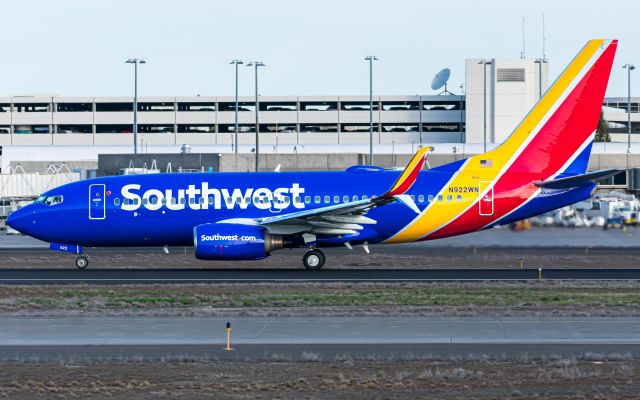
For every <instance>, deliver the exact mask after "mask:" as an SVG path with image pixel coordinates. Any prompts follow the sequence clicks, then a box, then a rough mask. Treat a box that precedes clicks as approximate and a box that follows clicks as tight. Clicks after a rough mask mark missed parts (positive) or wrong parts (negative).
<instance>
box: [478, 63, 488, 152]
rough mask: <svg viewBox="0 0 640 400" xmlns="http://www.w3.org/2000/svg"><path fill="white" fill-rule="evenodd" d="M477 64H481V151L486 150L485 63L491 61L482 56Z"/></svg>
mask: <svg viewBox="0 0 640 400" xmlns="http://www.w3.org/2000/svg"><path fill="white" fill-rule="evenodd" d="M478 64H482V67H483V68H482V82H483V83H482V124H483V126H484V128H483V132H484V133H483V144H484V145H483V149H484V151H483V153H486V152H487V64H491V61H487V60H485V59H484V58H483V59H481V60H480V62H479V63H478Z"/></svg>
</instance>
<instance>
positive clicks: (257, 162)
mask: <svg viewBox="0 0 640 400" xmlns="http://www.w3.org/2000/svg"><path fill="white" fill-rule="evenodd" d="M264 66H265V65H264V64H263V63H262V62H261V61H251V62H250V63H249V64H247V67H255V76H256V172H258V166H259V156H260V138H259V136H258V133H259V132H260V125H259V124H258V111H259V109H260V102H259V100H258V67H264ZM236 110H237V108H236Z"/></svg>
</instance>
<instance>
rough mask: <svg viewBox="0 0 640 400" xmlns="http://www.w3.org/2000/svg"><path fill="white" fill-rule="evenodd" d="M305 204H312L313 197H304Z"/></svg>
mask: <svg viewBox="0 0 640 400" xmlns="http://www.w3.org/2000/svg"><path fill="white" fill-rule="evenodd" d="M304 202H305V203H306V204H309V203H311V196H304Z"/></svg>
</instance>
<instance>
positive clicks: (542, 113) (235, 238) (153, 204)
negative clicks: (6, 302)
mask: <svg viewBox="0 0 640 400" xmlns="http://www.w3.org/2000/svg"><path fill="white" fill-rule="evenodd" d="M616 47H617V41H615V40H591V41H589V42H588V43H587V44H586V45H585V46H584V48H583V49H582V50H581V51H580V53H579V54H578V55H577V56H576V57H575V58H574V59H573V61H572V62H571V63H570V64H569V66H568V67H567V68H566V69H565V70H564V71H563V72H562V74H561V75H560V76H559V77H558V78H557V80H556V81H555V82H554V83H553V84H552V85H551V87H550V88H549V89H548V90H547V92H546V93H545V94H544V96H543V97H542V98H541V99H540V100H539V101H538V103H537V104H536V105H535V106H534V107H533V109H532V110H531V111H530V112H529V113H528V114H527V115H526V116H525V117H524V119H523V120H522V122H521V123H520V124H519V125H518V126H517V127H516V128H515V130H514V131H513V132H512V133H511V135H510V136H509V137H508V138H507V140H506V141H505V142H504V143H502V144H501V145H500V146H498V147H497V148H495V149H494V150H491V151H489V152H487V153H484V154H479V155H474V156H471V157H469V158H466V159H463V160H459V161H456V162H453V163H450V164H446V165H442V166H438V167H435V168H431V169H427V170H423V166H424V164H425V156H426V155H427V153H428V152H429V150H430V147H429V146H424V147H422V148H420V149H419V150H418V152H417V153H416V154H415V155H414V157H413V158H412V159H411V161H410V162H409V164H408V165H407V167H406V168H405V169H404V170H403V171H398V170H384V169H382V168H379V167H374V166H354V167H351V168H348V169H347V170H345V171H336V172H255V173H235V172H234V173H232V172H226V173H194V174H149V175H128V176H115V177H102V178H95V179H89V180H84V181H79V182H74V183H70V184H67V185H64V186H60V187H58V188H55V189H53V190H50V191H48V192H46V193H44V194H43V195H42V196H40V197H39V198H38V199H37V200H36V201H35V202H34V203H33V204H29V205H27V206H25V207H23V208H21V209H19V210H17V211H16V212H14V213H13V214H11V215H10V216H9V218H8V220H7V224H8V225H9V226H11V227H13V228H14V229H17V230H19V231H21V232H23V233H25V234H27V235H30V236H33V237H35V238H37V239H40V240H44V241H46V242H50V243H51V244H50V246H51V249H52V250H58V251H67V252H71V253H76V254H78V257H77V258H76V266H77V267H78V268H85V267H86V266H87V264H88V259H87V257H86V255H85V254H84V247H103V246H104V247H119V246H158V247H160V246H190V245H193V246H194V249H195V256H196V257H197V258H198V259H203V260H258V259H262V258H265V257H267V256H269V254H270V253H272V252H273V251H275V250H278V249H283V248H307V249H309V250H308V251H307V252H306V253H305V255H304V257H303V260H302V261H303V264H304V266H305V267H306V268H307V269H319V268H321V267H322V266H323V265H324V263H325V256H324V253H323V252H322V251H321V250H320V249H321V248H329V247H336V246H346V247H348V248H352V246H354V245H363V246H364V247H365V249H367V251H368V245H370V244H377V243H406V242H415V241H421V240H432V239H438V238H444V237H449V236H455V235H462V234H465V233H469V232H475V231H478V230H483V229H487V228H491V227H494V226H497V225H504V224H509V223H511V222H514V221H518V220H521V219H524V218H528V217H531V216H535V215H539V214H543V213H546V212H548V211H551V210H554V209H557V208H560V207H564V206H566V205H569V204H572V203H576V202H578V201H581V200H584V199H587V198H589V197H590V196H591V194H592V192H593V191H594V189H595V187H596V181H597V180H598V179H601V178H604V177H607V176H611V175H612V174H614V173H616V172H618V171H617V170H605V171H596V172H591V173H586V170H587V163H588V160H589V155H590V153H591V147H592V143H593V140H594V135H595V130H596V127H597V124H598V118H599V116H600V112H601V108H602V101H603V97H604V94H605V90H606V88H607V83H608V80H609V74H610V71H611V66H612V63H613V59H614V55H615V52H616ZM496 84H498V85H499V84H502V83H499V82H498V83H496Z"/></svg>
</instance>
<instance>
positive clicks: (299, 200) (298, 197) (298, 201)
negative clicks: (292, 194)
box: [287, 196, 302, 203]
mask: <svg viewBox="0 0 640 400" xmlns="http://www.w3.org/2000/svg"><path fill="white" fill-rule="evenodd" d="M288 201H289V199H287V202H288ZM296 203H302V199H301V198H300V196H296Z"/></svg>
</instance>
